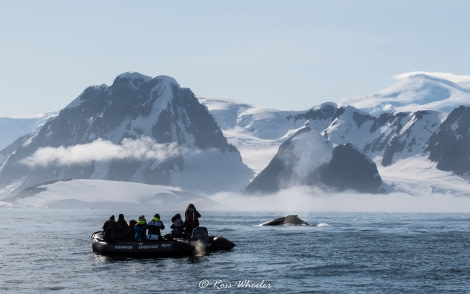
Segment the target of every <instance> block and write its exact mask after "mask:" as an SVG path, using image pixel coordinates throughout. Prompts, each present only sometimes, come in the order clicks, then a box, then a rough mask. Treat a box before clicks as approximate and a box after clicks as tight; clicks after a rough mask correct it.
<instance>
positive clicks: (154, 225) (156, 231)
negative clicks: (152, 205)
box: [147, 213, 165, 241]
mask: <svg viewBox="0 0 470 294" xmlns="http://www.w3.org/2000/svg"><path fill="white" fill-rule="evenodd" d="M163 229H165V225H164V224H163V222H162V221H161V220H160V215H159V214H158V213H157V214H155V215H154V216H153V218H152V220H151V221H149V222H148V223H147V230H148V237H147V239H149V240H155V241H158V240H161V239H162V235H161V230H163Z"/></svg>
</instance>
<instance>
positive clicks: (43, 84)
mask: <svg viewBox="0 0 470 294" xmlns="http://www.w3.org/2000/svg"><path fill="white" fill-rule="evenodd" d="M469 12H470V1H464V0H461V1H458V0H446V1H435V0H390V1H381V0H362V1H361V0H355V1H353V0H349V1H346V0H345V1H335V0H331V1H325V0H322V1H316V0H305V1H300V0H285V1H280V0H239V1H228V0H227V1H221V0H212V1H209V0H188V1H177V0H175V1H168V0H166V1H157V0H153V1H138V0H136V1H128V0H126V1H119V0H100V1H95V0H93V1H91V0H83V1H64V0H57V1H53V0H41V1H35V0H31V1H26V0H15V1H7V0H0V36H1V46H0V66H1V71H0V75H1V76H0V80H1V83H0V103H1V108H0V116H26V115H32V114H37V113H43V112H49V111H56V110H60V109H62V108H63V107H65V106H66V105H67V104H69V103H70V102H71V101H72V100H73V99H75V98H76V97H77V96H78V95H79V94H80V93H81V92H82V91H83V90H84V89H85V88H86V87H88V86H91V85H99V84H108V85H111V84H112V82H113V80H114V78H115V77H116V76H117V75H119V74H121V73H123V72H128V71H137V72H140V73H142V74H145V75H148V76H158V75H169V76H172V77H173V78H175V79H176V80H177V81H178V83H179V84H180V85H181V86H182V87H186V88H190V89H191V90H192V91H193V92H194V93H195V94H196V95H199V96H202V97H207V98H211V97H212V98H226V99H232V100H235V101H238V102H244V103H249V104H253V105H256V106H264V107H270V108H277V109H282V110H306V109H309V108H311V107H313V106H315V105H317V104H319V103H322V102H327V101H333V102H338V101H339V100H340V99H342V98H346V97H353V96H361V95H366V94H371V93H374V92H377V91H379V90H382V89H384V88H386V87H388V86H390V85H392V84H393V83H395V80H394V79H393V76H395V75H397V74H401V73H405V72H410V71H430V72H448V73H454V74H461V75H468V74H470V50H469V49H470V38H469V32H468V29H469V28H470V17H468V14H469Z"/></svg>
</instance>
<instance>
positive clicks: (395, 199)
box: [211, 188, 470, 213]
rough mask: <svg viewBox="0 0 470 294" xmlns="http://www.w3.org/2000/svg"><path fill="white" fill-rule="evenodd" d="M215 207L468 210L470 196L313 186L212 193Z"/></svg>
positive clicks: (324, 209)
mask: <svg viewBox="0 0 470 294" xmlns="http://www.w3.org/2000/svg"><path fill="white" fill-rule="evenodd" d="M211 199H212V200H214V202H216V203H217V207H213V208H211V209H220V210H235V211H236V210H238V211H285V212H301V211H305V212H307V211H308V212H316V211H318V212H443V213H444V212H445V213H451V212H456V213H468V212H470V196H469V197H464V196H454V195H449V194H430V195H420V196H413V195H409V194H405V193H391V194H359V193H355V192H352V191H351V192H343V193H327V192H325V191H320V190H316V189H309V188H295V189H289V190H284V191H281V192H280V193H277V194H273V195H267V196H260V195H258V196H254V195H252V196H247V195H237V194H230V193H221V194H217V195H214V196H211Z"/></svg>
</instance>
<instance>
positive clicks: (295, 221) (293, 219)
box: [261, 215, 309, 226]
mask: <svg viewBox="0 0 470 294" xmlns="http://www.w3.org/2000/svg"><path fill="white" fill-rule="evenodd" d="M261 225H262V226H289V225H296V226H301V225H304V226H309V224H308V223H307V222H305V221H303V220H301V219H300V218H299V217H298V216H297V215H288V216H283V217H279V218H274V219H272V220H270V221H267V222H265V223H262V224H261Z"/></svg>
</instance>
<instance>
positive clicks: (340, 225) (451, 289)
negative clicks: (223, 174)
mask: <svg viewBox="0 0 470 294" xmlns="http://www.w3.org/2000/svg"><path fill="white" fill-rule="evenodd" d="M199 209H200V211H201V213H202V214H203V217H202V219H201V225H204V226H206V227H207V228H208V229H209V232H210V234H212V235H222V236H225V237H226V238H228V239H230V240H232V241H234V242H235V243H236V244H237V246H236V247H235V248H234V249H233V250H232V251H230V252H218V253H215V254H212V255H209V256H203V257H194V258H173V259H133V258H107V257H102V256H98V255H95V254H93V252H92V250H91V245H90V236H91V234H92V233H93V232H94V231H97V230H99V229H100V228H101V226H102V224H103V222H104V221H105V220H106V219H107V218H108V217H109V216H110V215H111V214H115V215H116V216H117V214H119V213H124V214H125V216H126V219H127V220H128V221H129V220H130V219H131V218H137V216H138V215H140V214H145V215H146V216H147V218H149V217H150V216H151V215H152V214H153V213H154V212H153V211H113V210H85V209H83V210H82V209H77V210H60V209H0V228H1V229H0V231H1V233H2V238H0V248H1V261H0V272H1V275H0V293H181V292H182V291H184V292H194V293H207V292H214V291H215V292H234V293H238V292H240V293H307V292H308V293H468V292H470V278H469V277H470V215H469V214H411V213H406V214H398V213H387V214H384V213H299V217H300V218H302V219H304V220H305V221H307V222H309V223H312V224H318V223H326V224H327V225H322V226H309V227H260V226H258V224H260V223H262V222H264V221H266V220H269V219H271V218H274V217H278V216H284V215H286V213H279V212H277V213H276V212H259V213H255V212H205V211H204V209H202V208H199ZM158 212H159V213H160V214H161V216H162V218H163V220H164V221H165V223H166V224H167V225H168V227H169V219H170V218H171V216H172V215H173V214H174V213H176V212H178V211H158ZM179 212H181V211H179ZM165 232H166V233H167V232H169V229H168V228H167V230H166V231H165Z"/></svg>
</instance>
